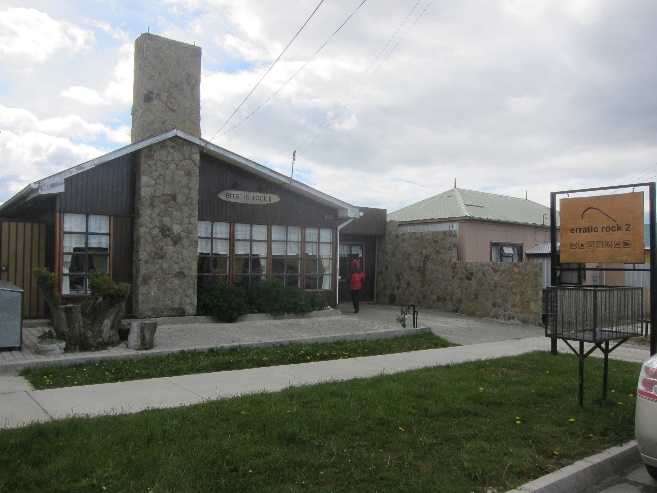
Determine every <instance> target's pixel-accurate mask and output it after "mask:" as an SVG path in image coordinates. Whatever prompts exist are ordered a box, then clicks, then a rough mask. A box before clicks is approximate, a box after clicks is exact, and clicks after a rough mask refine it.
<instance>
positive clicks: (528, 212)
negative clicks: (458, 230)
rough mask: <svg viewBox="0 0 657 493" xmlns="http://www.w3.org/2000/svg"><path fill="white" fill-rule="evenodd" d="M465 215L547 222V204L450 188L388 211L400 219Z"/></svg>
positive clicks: (431, 219)
mask: <svg viewBox="0 0 657 493" xmlns="http://www.w3.org/2000/svg"><path fill="white" fill-rule="evenodd" d="M468 219H476V220H480V221H496V222H503V223H517V224H531V225H534V226H549V225H550V208H549V207H546V206H544V205H541V204H537V203H536V202H532V201H531V200H528V199H518V198H515V197H506V196H504V195H495V194H492V193H485V192H475V191H472V190H463V189H461V188H453V189H451V190H447V191H446V192H443V193H441V194H439V195H436V196H434V197H430V198H428V199H425V200H422V201H420V202H416V203H415V204H412V205H409V206H407V207H404V208H403V209H399V210H398V211H395V212H391V213H390V214H388V220H389V221H399V222H403V223H408V222H425V223H426V222H443V221H459V220H468Z"/></svg>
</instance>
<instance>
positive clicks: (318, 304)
mask: <svg viewBox="0 0 657 493" xmlns="http://www.w3.org/2000/svg"><path fill="white" fill-rule="evenodd" d="M309 303H310V310H311V311H313V312H321V311H322V310H326V307H327V306H328V304H327V303H326V299H325V298H324V297H323V296H322V295H321V294H319V293H315V294H314V295H313V296H312V297H311V298H310V302H309Z"/></svg>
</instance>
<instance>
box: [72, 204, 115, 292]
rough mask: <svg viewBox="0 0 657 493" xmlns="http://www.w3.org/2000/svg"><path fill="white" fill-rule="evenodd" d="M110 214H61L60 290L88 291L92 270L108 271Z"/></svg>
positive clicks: (106, 272) (107, 272)
mask: <svg viewBox="0 0 657 493" xmlns="http://www.w3.org/2000/svg"><path fill="white" fill-rule="evenodd" d="M109 248H110V218H109V216H100V215H94V214H64V224H63V235H62V255H63V258H62V294H88V293H89V273H90V272H91V271H92V270H98V271H102V272H104V273H105V274H109Z"/></svg>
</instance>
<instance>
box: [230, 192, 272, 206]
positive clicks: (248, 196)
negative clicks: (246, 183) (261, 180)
mask: <svg viewBox="0 0 657 493" xmlns="http://www.w3.org/2000/svg"><path fill="white" fill-rule="evenodd" d="M218 197H219V198H220V199H221V200H225V201H226V202H236V203H238V204H252V205H267V204H275V203H276V202H278V201H279V200H281V198H280V197H279V196H278V195H276V194H273V193H263V192H245V191H243V190H224V191H223V192H220V193H219V195H218Z"/></svg>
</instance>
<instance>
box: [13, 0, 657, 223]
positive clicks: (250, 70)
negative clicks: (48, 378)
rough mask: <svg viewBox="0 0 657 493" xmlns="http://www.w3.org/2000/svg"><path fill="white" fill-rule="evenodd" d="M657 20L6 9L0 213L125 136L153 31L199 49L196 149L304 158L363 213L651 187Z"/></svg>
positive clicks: (245, 7)
mask: <svg viewBox="0 0 657 493" xmlns="http://www.w3.org/2000/svg"><path fill="white" fill-rule="evenodd" d="M318 5H319V7H318ZM315 9H317V10H316V11H315ZM314 11H315V12H314ZM313 12H314V14H313ZM311 16H312V17H311ZM350 16H351V17H350ZM309 18H310V20H308V19H309ZM347 19H348V20H347ZM306 21H308V22H307V24H306V25H305V27H304V28H303V29H302V30H301V32H300V33H299V34H298V36H297V37H296V38H295V39H294V41H293V42H292V43H291V44H290V45H289V47H287V45H288V43H290V41H291V40H292V39H293V38H294V37H295V35H296V34H297V33H298V32H299V30H300V29H301V28H302V26H303V25H304V23H305V22H306ZM345 21H346V23H345ZM655 25H657V3H656V2H654V1H653V0H623V1H621V2H619V1H617V0H459V1H458V2H455V1H453V0H433V1H432V0H366V1H363V0H324V1H321V0H283V1H273V0H140V1H138V2H137V1H134V0H58V1H57V2H53V1H52V0H43V1H39V0H0V202H3V201H5V200H7V199H8V198H9V197H11V196H12V195H14V194H15V193H17V192H18V191H19V190H21V189H22V188H23V187H24V186H26V185H27V184H28V183H30V182H32V181H35V180H38V179H40V178H44V177H46V176H49V175H51V174H53V173H56V172H58V171H61V170H63V169H66V168H69V167H71V166H75V165H77V164H80V163H82V162H84V161H87V160H89V159H92V158H95V157H97V156H100V155H102V154H104V153H106V152H108V151H111V150H115V149H118V148H120V147H122V146H125V145H127V144H129V142H130V125H131V122H130V109H131V100H132V72H133V46H134V40H135V39H136V38H137V37H138V36H139V35H140V34H141V33H143V32H146V31H150V32H151V33H153V34H158V35H161V36H166V37H169V38H172V39H176V40H179V41H184V42H187V43H195V44H196V45H199V46H201V47H202V49H203V59H202V71H203V74H202V86H201V98H202V99H201V120H202V133H203V138H205V139H208V140H209V139H212V142H213V143H214V144H216V145H219V146H221V147H224V148H226V149H228V150H230V151H233V152H236V153H238V154H240V155H242V156H245V157H247V158H249V159H252V160H254V161H256V162H258V163H261V164H264V165H266V166H269V167H271V168H273V169H275V170H277V171H279V172H281V173H284V174H286V175H289V174H290V172H291V165H292V155H293V152H294V151H295V150H296V162H295V174H294V176H295V178H297V179H300V180H302V181H304V182H305V183H308V184H309V185H311V186H314V187H316V188H318V189H319V190H321V191H323V192H325V193H328V194H330V195H333V196H335V197H337V198H339V199H342V200H345V201H347V202H350V203H353V204H355V205H360V206H370V207H382V208H386V209H388V211H394V210H397V209H399V208H401V207H404V206H406V205H409V204H411V203H414V202H416V201H418V200H421V199H425V198H427V197H430V196H433V195H436V194H438V193H441V192H443V191H445V190H447V189H449V188H452V187H453V185H454V180H456V183H457V186H458V187H459V188H466V189H471V190H480V191H486V192H491V193H497V194H503V195H511V196H515V197H525V195H527V197H528V198H529V199H531V200H534V201H536V202H540V203H543V204H546V205H547V204H549V193H550V192H551V191H561V190H567V189H579V188H588V187H596V186H608V185H618V184H627V183H637V182H645V181H654V180H655V179H657V90H656V88H657V29H655V28H654V26H655ZM286 47H287V48H286ZM281 54H282V56H281ZM279 56H280V59H279ZM277 59H278V61H277V62H276V60H277ZM274 62H276V63H274ZM267 71H269V72H268V73H267V74H266V76H265V77H264V78H263V75H265V73H266V72H267ZM261 79H262V82H260V84H259V85H258V86H257V88H256V89H255V90H254V91H253V93H252V94H251V95H250V96H249V97H248V99H246V101H245V102H244V104H243V105H242V106H241V107H240V103H242V101H243V100H244V99H245V98H246V97H247V95H249V93H250V92H251V91H252V90H253V89H254V87H256V84H258V82H259V81H260V80H261ZM238 108H239V109H238ZM233 113H234V115H233ZM231 115H233V116H232V117H231Z"/></svg>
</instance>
